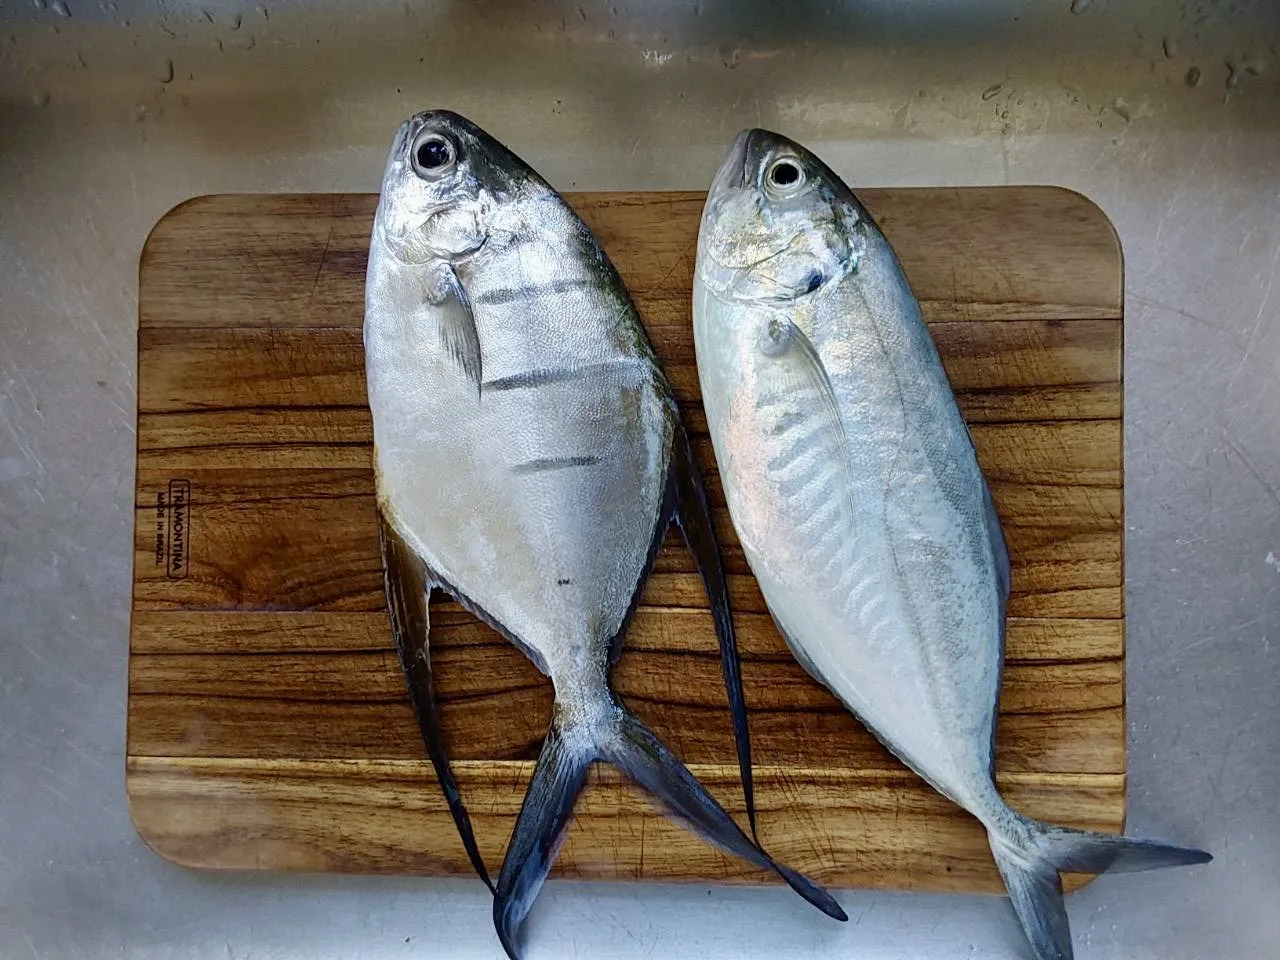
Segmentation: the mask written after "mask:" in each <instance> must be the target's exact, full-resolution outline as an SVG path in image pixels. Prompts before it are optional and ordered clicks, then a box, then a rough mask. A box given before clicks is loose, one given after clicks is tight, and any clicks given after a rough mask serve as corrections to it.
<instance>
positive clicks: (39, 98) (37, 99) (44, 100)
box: [31, 90, 49, 107]
mask: <svg viewBox="0 0 1280 960" xmlns="http://www.w3.org/2000/svg"><path fill="white" fill-rule="evenodd" d="M31 102H32V103H34V104H35V105H36V106H37V107H47V106H48V105H49V91H48V90H41V91H39V92H38V93H33V94H32V95H31Z"/></svg>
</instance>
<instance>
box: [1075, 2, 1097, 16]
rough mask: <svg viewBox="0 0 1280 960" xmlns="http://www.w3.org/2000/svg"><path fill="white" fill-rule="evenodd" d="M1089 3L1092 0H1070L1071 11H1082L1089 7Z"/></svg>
mask: <svg viewBox="0 0 1280 960" xmlns="http://www.w3.org/2000/svg"><path fill="white" fill-rule="evenodd" d="M1091 3H1093V0H1071V12H1072V13H1084V12H1085V11H1086V10H1088V9H1089V5H1090V4H1091Z"/></svg>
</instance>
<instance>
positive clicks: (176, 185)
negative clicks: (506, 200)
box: [0, 0, 1280, 960]
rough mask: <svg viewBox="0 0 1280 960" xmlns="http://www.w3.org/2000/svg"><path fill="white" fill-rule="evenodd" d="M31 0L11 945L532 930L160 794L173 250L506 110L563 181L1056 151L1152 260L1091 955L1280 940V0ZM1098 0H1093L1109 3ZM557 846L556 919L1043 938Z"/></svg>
mask: <svg viewBox="0 0 1280 960" xmlns="http://www.w3.org/2000/svg"><path fill="white" fill-rule="evenodd" d="M480 6H481V5H478V4H469V3H461V2H458V3H439V4H435V5H427V4H422V3H403V2H399V0H397V2H388V3H378V4H363V5H361V6H360V9H359V11H358V12H357V11H356V10H355V8H354V5H352V8H351V9H347V8H346V7H345V6H344V5H340V4H338V3H335V2H326V3H314V4H306V5H305V6H304V5H303V4H301V3H283V4H274V3H269V4H267V5H266V6H262V5H256V4H254V3H252V2H246V3H242V4H236V3H228V2H221V0H206V2H204V3H184V2H176V0H170V2H167V3H160V2H128V0H114V2H113V0H104V2H99V0H47V2H46V0H35V2H32V0H0V656H2V657H3V659H2V660H0V664H2V665H0V956H3V957H5V958H9V957H14V958H24V957H28V956H30V957H37V958H46V957H47V958H62V957H68V958H71V957H107V956H129V957H141V958H148V960H160V958H178V957H182V958H218V960H232V958H235V960H246V958H254V960H256V958H272V960H276V958H290V960H291V958H317V957H342V958H370V960H381V958H384V957H431V956H452V957H461V956H475V957H498V956H500V950H499V947H498V944H497V940H496V938H495V937H494V936H493V934H492V931H491V926H490V921H489V913H490V906H489V900H488V896H487V894H486V893H485V891H484V890H483V888H482V887H481V886H480V885H479V884H478V883H476V882H453V881H430V880H421V879H375V878H360V877H296V876H268V875H253V876H243V875H209V874H198V873H192V872H188V871H184V870H182V869H180V868H177V867H174V866H171V865H169V864H167V863H165V862H163V861H161V860H160V859H159V858H158V857H156V856H155V855H153V854H152V853H151V852H150V851H149V850H148V849H147V848H146V847H145V846H144V845H143V844H142V843H141V842H140V841H139V840H138V839H137V837H136V835H135V834H134V832H133V829H132V826H131V825H130V823H129V819H128V814H127V811H126V808H125V802H124V789H123V759H122V758H123V748H124V690H125V667H126V652H127V628H128V600H129V580H130V547H131V524H132V516H131V512H130V503H131V490H132V481H133V455H134V450H133V445H134V437H133V419H134V352H135V331H136V322H137V321H136V293H137V290H136V287H137V280H136V278H137V257H138V252H139V249H140V247H141V244H142V241H143V239H144V238H145V236H146V233H147V231H148V229H149V228H150V227H151V225H152V224H153V223H154V222H155V220H156V219H157V218H158V217H159V216H160V215H161V214H163V213H164V212H165V211H166V210H167V209H168V208H170V207H171V206H173V205H174V204H175V203H177V202H179V201H181V200H184V199H186V198H187V197H190V196H192V195H196V194H200V193H208V192H227V191H289V190H322V191H372V190H374V189H376V187H377V183H378V178H379V176H380V173H381V169H382V163H383V157H384V154H385V150H386V146H387V142H388V141H389V138H390V137H391V135H392V133H393V132H394V130H395V128H396V126H397V124H398V123H399V122H400V120H401V119H403V117H404V116H405V115H407V114H408V113H410V112H412V111H413V110H416V109H419V108H423V107H426V106H449V107H452V108H454V109H457V110H460V111H462V112H464V113H467V114H469V115H470V116H472V117H473V118H474V119H476V120H477V121H478V122H480V123H481V124H482V125H484V126H486V127H487V128H489V129H490V130H492V131H493V132H494V133H495V134H496V135H497V136H499V137H500V138H502V139H504V140H506V141H507V142H509V143H510V144H511V145H512V146H513V147H514V148H515V149H516V150H517V151H519V152H520V153H522V154H523V155H524V156H525V157H526V158H527V159H528V160H529V161H530V162H531V163H532V164H533V165H534V166H535V167H537V168H539V169H540V170H541V171H542V172H543V173H544V174H546V175H547V177H548V178H549V179H550V180H551V182H552V183H553V184H555V185H556V186H559V187H562V188H577V189H603V188H701V187H705V185H706V184H707V182H708V181H709V179H710V177H711V174H712V173H713V172H714V170H715V168H716V166H717V164H718V162H719V159H720V156H721V154H722V152H723V151H724V149H725V148H726V145H727V144H728V142H729V140H730V138H731V136H732V134H733V133H734V132H736V130H738V129H739V128H740V127H742V126H744V125H754V124H757V123H760V124H763V125H765V126H771V127H775V128H777V129H780V130H782V131H783V132H785V133H787V134H789V135H790V136H793V137H796V138H798V139H800V140H802V141H804V142H806V143H809V144H811V145H812V146H813V147H815V148H816V149H817V150H818V151H819V152H820V153H821V154H823V156H824V157H825V158H827V159H828V160H829V161H831V162H832V164H833V166H835V167H836V168H837V169H838V170H839V171H840V172H841V173H843V174H845V175H846V176H847V177H848V178H849V179H850V180H851V182H853V183H854V184H861V185H899V184H901V185H907V184H910V185H926V184H969V183H981V184H991V183H1006V182H1008V183H1054V184H1061V185H1065V186H1069V187H1073V188H1075V189H1078V190H1081V191H1082V192H1084V193H1086V194H1087V195H1088V196H1090V197H1091V198H1092V199H1094V200H1095V201H1096V202H1098V203H1099V204H1100V205H1101V206H1102V207H1103V209H1105V210H1106V211H1107V213H1108V214H1109V215H1110V216H1111V218H1112V219H1113V221H1114V222H1115V224H1116V226H1117V229H1118V230H1119V232H1120V235H1121V237H1122V240H1123V242H1124V247H1125V253H1126V265H1127V309H1128V323H1127V344H1126V349H1127V361H1126V369H1125V376H1126V407H1125V415H1126V421H1127V423H1126V426H1127V432H1126V438H1125V440H1126V470H1127V477H1126V482H1127V500H1126V510H1127V523H1128V527H1129V530H1128V545H1127V577H1128V584H1127V587H1128V592H1127V597H1128V613H1129V623H1130V633H1129V640H1130V643H1129V668H1128V670H1129V674H1128V684H1129V688H1128V689H1129V717H1130V724H1131V729H1130V810H1131V814H1130V830H1131V831H1132V832H1135V833H1149V834H1153V835H1159V836H1165V837H1169V838H1172V839H1177V840H1180V841H1183V842H1186V843H1190V844H1194V845H1197V846H1202V847H1206V848H1208V849H1209V850H1211V851H1213V852H1214V854H1215V855H1216V856H1217V858H1218V859H1217V860H1216V861H1215V862H1214V863H1213V864H1211V865H1209V866H1208V867H1204V868H1197V869H1194V870H1186V871H1172V872H1168V873H1163V874H1150V875H1146V876H1120V877H1108V878H1103V879H1102V880H1100V881H1098V882H1096V883H1094V884H1092V885H1090V886H1089V887H1087V888H1086V889H1085V890H1083V891H1081V892H1080V893H1079V894H1077V895H1074V896H1073V897H1072V898H1071V900H1070V911H1071V917H1072V922H1073V926H1074V930H1075V939H1076V949H1077V955H1078V956H1079V957H1081V958H1125V960H1135V958H1146V957H1151V958H1157V957H1158V958H1201V957H1205V956H1222V957H1232V958H1235V957H1261V956H1268V955H1272V954H1273V951H1274V944H1275V943H1278V942H1280V911H1277V909H1276V905H1277V904H1278V903H1280V830H1278V829H1277V825H1278V824H1280V734H1278V733H1277V729H1278V725H1277V721H1278V720H1280V693H1278V692H1277V691H1278V690H1280V416H1278V415H1277V410H1278V409H1280V291H1275V292H1274V293H1273V289H1274V286H1275V280H1276V272H1277V268H1278V267H1280V56H1277V46H1276V43H1277V39H1278V33H1277V31H1278V29H1280V6H1277V5H1276V4H1274V3H1267V2H1254V3H1250V2H1216V0H1187V2H1170V3H1153V2H1145V3H1144V2H1134V3H1128V4H1124V3H1119V2H1116V0H1112V2H1110V3H1106V2H1104V0H1093V2H1089V0H1075V2H1074V4H1073V3H1072V0H1043V2H1032V0H1024V2H1021V3H1019V2H1012V0H1003V2H981V0H970V2H966V3H960V2H952V3H947V2H942V0H933V2H930V0H912V2H902V0H898V2H890V0H882V2H879V3H861V4H852V3H850V4H844V5H841V4H832V3H814V2H807V0H800V2H795V3H790V4H777V5H768V11H769V12H766V11H765V10H764V8H765V6H766V5H764V4H759V5H755V6H759V7H760V8H761V10H760V11H758V12H755V13H750V14H748V13H744V12H742V9H743V8H744V7H748V6H753V5H748V4H728V3H713V2H711V0H703V2H694V3H684V4H676V3H663V4H649V3H641V2H635V3H629V4H628V3H619V4H617V5H616V6H612V7H611V6H610V5H608V4H590V3H583V4H581V5H575V4H573V3H556V2H551V0H538V2H534V3H519V4H518V3H514V2H500V3H490V4H487V5H483V6H484V9H483V11H480V10H479V9H478V8H479V7H480ZM1073 9H1074V10H1075V12H1073ZM841 899H842V902H843V903H844V905H845V906H846V908H847V909H848V911H849V914H850V916H851V922H850V923H849V924H848V925H846V926H838V925H836V924H832V923H830V922H828V921H825V920H824V919H823V918H822V917H821V916H819V915H818V914H817V913H816V912H814V911H811V910H808V909H805V908H804V905H803V904H800V903H798V901H796V900H795V898H794V897H789V896H787V895H785V894H784V893H783V892H782V891H781V890H777V889H733V888H722V887H716V888H706V887H661V886H645V887H638V886H633V885H584V884H569V883H553V884H551V885H549V887H548V889H547V891H546V893H545V895H544V896H543V897H542V898H541V900H540V901H539V906H538V909H537V911H536V912H535V915H534V917H533V919H532V922H531V924H530V927H529V936H530V940H529V950H528V955H529V956H530V957H531V958H533V960H536V958H538V957H552V956H584V957H593V958H595V957H618V958H635V957H646V956H651V955H653V956H693V955H697V956H699V957H701V958H706V960H711V958H720V957H724V958H731V957H732V958H755V957H759V958H765V957H769V958H773V957H779V956H784V957H785V956H804V957H824V958H825V957H831V958H836V957H841V958H844V957H860V958H866V960H880V958H924V957H930V958H934V957H936V958H952V957H955V958H961V957H965V958H967V957H999V958H1019V957H1025V956H1026V948H1025V946H1024V944H1023V941H1022V938H1021V934H1020V932H1019V931H1018V929H1017V926H1016V924H1015V922H1014V920H1013V916H1012V913H1011V911H1010V910H1009V908H1008V906H1007V904H1006V903H1005V902H1004V901H1002V900H999V899H995V898H973V897H942V896H924V895H911V894H885V893H868V892H859V891H851V892H848V893H845V894H842V895H841Z"/></svg>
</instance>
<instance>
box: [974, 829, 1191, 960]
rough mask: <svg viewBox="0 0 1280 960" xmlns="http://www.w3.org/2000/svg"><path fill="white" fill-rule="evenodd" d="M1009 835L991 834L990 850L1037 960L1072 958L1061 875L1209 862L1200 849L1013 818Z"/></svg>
mask: <svg viewBox="0 0 1280 960" xmlns="http://www.w3.org/2000/svg"><path fill="white" fill-rule="evenodd" d="M1013 824H1014V827H1012V828H1011V829H1010V830H1009V831H1008V833H1006V834H1003V835H1002V834H998V833H996V832H992V833H991V834H990V840H991V852H992V854H993V855H994V856H995V860H996V866H997V867H999V868H1000V875H1001V876H1002V877H1003V878H1004V882H1005V887H1006V888H1007V889H1008V891H1009V898H1010V900H1012V901H1013V909H1014V912H1015V913H1016V914H1017V915H1018V920H1019V922H1020V923H1021V924H1022V929H1023V931H1024V932H1025V933H1026V935H1027V939H1028V940H1030V941H1031V945H1032V947H1033V948H1034V949H1035V951H1036V957H1037V960H1071V956H1072V951H1071V930H1070V928H1069V926H1068V923H1067V912H1066V905H1065V903H1064V901H1063V895H1062V881H1061V878H1060V877H1059V871H1061V870H1068V871H1071V872H1076V873H1102V872H1104V871H1111V872H1115V873H1136V872H1139V871H1143V870H1156V869H1160V868H1163V867H1179V866H1190V865H1192V864H1197V863H1207V862H1209V861H1210V860H1212V859H1213V857H1212V856H1211V855H1210V854H1209V853H1207V852H1205V851H1204V850H1196V849H1193V848H1191V847H1180V846H1176V845H1174V844H1169V843H1161V842H1159V841H1155V840H1141V839H1135V838H1131V837H1122V836H1116V835H1113V834H1107V833H1092V832H1089V831H1086V830H1071V829H1068V828H1067V827H1057V826H1053V825H1052V824H1047V823H1040V822H1039V821H1036V820H1031V819H1029V818H1027V817H1023V816H1020V815H1018V814H1013Z"/></svg>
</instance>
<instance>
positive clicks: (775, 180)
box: [766, 157, 804, 192]
mask: <svg viewBox="0 0 1280 960" xmlns="http://www.w3.org/2000/svg"><path fill="white" fill-rule="evenodd" d="M766 176H767V177H768V179H769V183H770V184H771V185H772V186H775V187H779V188H781V189H782V190H785V191H788V192H790V191H792V190H796V189H798V188H799V187H800V185H801V184H802V183H804V171H803V170H801V169H800V167H799V166H797V165H796V163H795V161H794V160H791V159H789V158H787V157H782V158H780V159H778V160H775V161H773V163H771V164H770V165H769V172H768V174H766Z"/></svg>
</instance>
